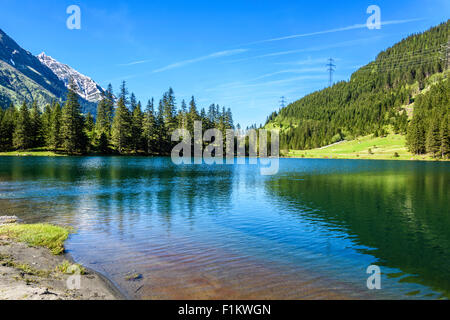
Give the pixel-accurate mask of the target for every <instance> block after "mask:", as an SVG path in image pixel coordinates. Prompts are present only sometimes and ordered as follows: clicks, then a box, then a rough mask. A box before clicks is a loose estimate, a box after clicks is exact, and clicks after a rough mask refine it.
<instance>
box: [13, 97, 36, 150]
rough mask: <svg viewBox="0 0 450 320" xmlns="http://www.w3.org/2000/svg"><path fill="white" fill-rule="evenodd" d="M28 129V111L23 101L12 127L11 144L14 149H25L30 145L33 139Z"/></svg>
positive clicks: (29, 126) (29, 121)
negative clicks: (14, 124)
mask: <svg viewBox="0 0 450 320" xmlns="http://www.w3.org/2000/svg"><path fill="white" fill-rule="evenodd" d="M30 131H31V119H30V112H29V110H28V106H27V104H26V103H25V102H24V103H23V104H22V106H21V107H20V109H19V112H18V114H17V121H16V126H15V129H14V135H13V145H14V148H15V149H16V150H26V149H28V148H31V147H32V145H33V140H32V137H31V132H30Z"/></svg>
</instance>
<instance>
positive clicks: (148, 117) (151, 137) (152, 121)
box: [142, 99, 157, 154]
mask: <svg viewBox="0 0 450 320" xmlns="http://www.w3.org/2000/svg"><path fill="white" fill-rule="evenodd" d="M156 131H157V127H156V118H155V108H154V100H153V99H152V100H149V101H148V103H147V108H146V110H145V115H144V122H143V132H142V136H143V139H144V147H145V152H146V153H147V154H152V153H154V152H155V151H156V150H155V147H156V141H155V140H156Z"/></svg>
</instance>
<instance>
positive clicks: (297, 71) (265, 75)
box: [251, 68, 323, 81]
mask: <svg viewBox="0 0 450 320" xmlns="http://www.w3.org/2000/svg"><path fill="white" fill-rule="evenodd" d="M322 71H323V68H307V69H286V70H280V71H276V72H271V73H266V74H263V75H262V76H259V77H256V78H253V79H252V80H251V81H256V80H261V79H265V78H270V77H273V76H277V75H280V74H286V73H294V74H301V73H313V72H322Z"/></svg>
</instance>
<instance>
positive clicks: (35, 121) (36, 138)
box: [30, 101, 44, 148]
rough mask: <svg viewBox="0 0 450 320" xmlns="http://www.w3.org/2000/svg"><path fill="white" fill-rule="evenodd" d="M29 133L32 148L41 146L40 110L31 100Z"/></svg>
mask: <svg viewBox="0 0 450 320" xmlns="http://www.w3.org/2000/svg"><path fill="white" fill-rule="evenodd" d="M30 135H31V145H32V147H33V148H37V147H40V146H42V144H43V143H44V139H43V132H42V121H41V112H40V110H39V107H38V104H37V102H36V101H34V102H33V104H32V107H31V113H30Z"/></svg>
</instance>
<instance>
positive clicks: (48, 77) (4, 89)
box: [0, 29, 103, 114]
mask: <svg viewBox="0 0 450 320" xmlns="http://www.w3.org/2000/svg"><path fill="white" fill-rule="evenodd" d="M55 61H56V60H55ZM56 62H57V61H56ZM57 63H58V64H60V65H62V64H61V63H59V62H57ZM50 65H51V64H50ZM65 66H66V67H67V69H66V71H67V72H69V71H70V73H71V74H73V75H77V77H78V80H79V83H80V85H81V88H80V94H79V96H80V104H81V106H82V109H83V112H84V113H87V112H90V113H91V114H95V112H96V108H97V106H96V105H97V101H99V100H100V96H101V90H100V89H101V87H100V86H99V85H97V84H96V83H95V82H94V81H93V80H92V79H90V78H89V77H87V76H84V75H82V74H81V73H79V72H78V71H76V70H75V69H73V68H71V67H69V66H67V65H65ZM60 76H61V78H60V77H59V76H58V75H57V74H56V73H55V72H54V71H53V70H52V69H51V68H49V67H48V66H47V65H46V64H44V63H42V62H41V60H40V59H39V58H38V57H36V56H34V55H33V54H32V53H31V52H29V51H27V50H25V49H23V48H22V47H21V46H20V45H19V44H18V43H17V42H16V41H15V40H14V39H12V38H11V37H10V36H8V35H7V34H6V33H5V32H4V31H3V30H2V29H0V107H1V108H7V107H8V106H9V105H10V104H11V103H13V104H16V105H19V104H22V103H23V102H27V103H29V104H31V103H32V102H37V103H38V105H39V106H40V107H41V108H43V106H44V105H45V104H48V103H51V102H52V101H55V100H56V101H60V102H63V101H65V99H66V95H67V91H68V90H67V84H66V83H65V81H64V78H63V76H62V75H60ZM89 80H90V81H92V82H90V81H89ZM102 90H103V89H102ZM77 93H78V92H77ZM86 98H88V99H89V100H88V99H86ZM97 99H98V100H97ZM94 100H95V101H94Z"/></svg>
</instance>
